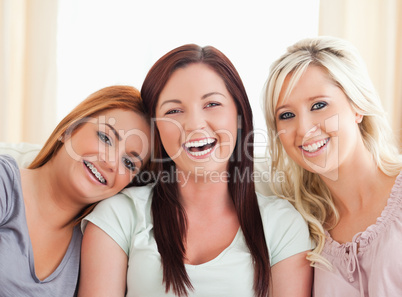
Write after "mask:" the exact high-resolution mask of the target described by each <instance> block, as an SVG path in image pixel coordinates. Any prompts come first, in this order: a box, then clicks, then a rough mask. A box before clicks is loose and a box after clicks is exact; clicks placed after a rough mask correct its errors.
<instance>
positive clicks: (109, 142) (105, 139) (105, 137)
mask: <svg viewBox="0 0 402 297" xmlns="http://www.w3.org/2000/svg"><path fill="white" fill-rule="evenodd" d="M97 134H98V137H99V139H100V140H102V141H103V142H104V143H106V144H108V145H112V141H111V140H110V138H109V137H108V136H107V135H106V134H105V133H103V132H100V131H98V132H97Z"/></svg>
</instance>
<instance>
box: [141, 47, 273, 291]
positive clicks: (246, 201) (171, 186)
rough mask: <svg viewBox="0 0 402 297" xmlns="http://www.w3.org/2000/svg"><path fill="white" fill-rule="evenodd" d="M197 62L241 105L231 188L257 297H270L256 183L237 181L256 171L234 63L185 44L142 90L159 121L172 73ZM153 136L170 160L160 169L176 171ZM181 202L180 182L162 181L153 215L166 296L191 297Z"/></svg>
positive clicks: (156, 136) (162, 62)
mask: <svg viewBox="0 0 402 297" xmlns="http://www.w3.org/2000/svg"><path fill="white" fill-rule="evenodd" d="M194 63H202V64H204V65H207V66H208V67H210V68H211V69H212V70H213V71H215V72H216V73H217V74H218V75H219V76H220V77H221V78H222V79H223V81H224V82H225V85H226V88H227V90H228V91H229V93H230V94H231V95H232V97H233V99H234V101H235V103H236V106H237V111H238V114H239V122H240V123H241V128H239V130H238V138H237V143H236V145H235V148H234V151H233V154H232V156H231V158H230V160H229V166H228V167H229V168H228V171H229V181H228V188H229V193H230V195H231V198H232V200H233V203H234V206H235V209H236V213H237V217H238V220H239V222H240V227H241V229H242V231H243V234H244V237H245V239H246V243H247V246H248V248H249V250H250V253H251V255H252V259H253V265H254V292H255V295H256V296H258V297H263V296H264V297H265V296H267V295H268V285H269V279H270V262H269V255H268V248H267V244H266V241H265V236H264V230H263V225H262V220H261V215H260V210H259V206H258V201H257V196H256V193H255V188H254V182H253V180H251V178H248V179H247V178H246V179H244V181H242V182H240V181H239V180H238V179H237V178H236V177H237V176H238V175H239V174H240V176H243V175H244V176H247V174H250V173H252V172H253V118H252V111H251V107H250V103H249V101H248V97H247V94H246V91H245V88H244V86H243V83H242V81H241V78H240V76H239V74H238V73H237V71H236V69H235V68H234V66H233V64H232V63H231V62H230V61H229V59H228V58H227V57H226V56H225V55H224V54H223V53H221V52H220V51H218V50H217V49H215V48H214V47H211V46H207V47H200V46H198V45H195V44H188V45H183V46H181V47H178V48H176V49H174V50H172V51H170V52H168V53H167V54H165V55H164V56H163V57H161V58H160V59H159V60H158V61H157V62H156V63H155V64H154V65H153V67H152V68H151V69H150V70H149V72H148V74H147V76H146V78H145V80H144V83H143V85H142V88H141V97H142V98H143V101H144V105H145V108H146V110H147V112H148V114H149V116H150V117H151V119H152V118H154V117H155V113H156V111H155V110H156V105H157V102H158V99H159V95H160V93H161V91H162V90H163V88H164V87H165V85H166V83H167V82H168V80H169V78H170V77H171V75H172V74H173V72H174V71H175V70H177V69H179V68H185V67H186V66H188V65H190V64H194ZM153 134H154V135H153V137H154V144H155V145H154V148H153V149H154V151H153V153H152V155H153V157H156V158H158V159H159V160H165V161H164V162H159V163H158V164H157V170H158V171H159V172H160V171H162V170H164V171H165V170H166V171H167V172H171V170H172V168H175V164H174V162H173V161H172V160H171V159H170V158H169V156H168V155H167V153H166V151H165V150H164V148H163V145H162V143H161V139H160V136H159V133H158V132H157V131H156V133H153ZM166 160H167V161H166ZM178 197H179V192H178V185H177V182H176V181H173V182H171V183H166V182H159V181H157V182H156V185H155V187H154V192H153V200H152V215H153V220H154V235H155V240H156V243H157V245H158V250H159V253H160V255H161V261H162V265H163V281H164V283H165V286H166V292H168V291H169V290H170V289H172V290H173V292H174V293H175V294H176V295H178V296H187V295H188V290H192V289H193V286H192V284H191V281H190V279H189V277H188V274H187V272H186V269H185V266H184V256H185V247H184V239H185V236H186V230H187V229H186V228H187V218H186V213H185V210H184V209H183V207H182V205H181V204H180V202H179V200H178Z"/></svg>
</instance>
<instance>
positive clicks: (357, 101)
mask: <svg viewBox="0 0 402 297" xmlns="http://www.w3.org/2000/svg"><path fill="white" fill-rule="evenodd" d="M309 65H315V66H319V67H322V69H324V70H325V71H326V72H327V74H328V76H329V78H330V79H331V80H332V81H333V82H334V83H335V84H336V85H337V86H338V87H339V88H340V89H341V90H342V91H343V92H344V93H345V94H346V96H347V97H348V99H349V100H350V103H351V106H352V108H353V109H354V111H356V112H358V113H359V114H362V115H363V120H362V122H361V123H360V124H359V128H360V133H361V135H362V139H363V142H364V144H365V146H366V148H367V149H368V150H369V152H370V153H371V154H372V156H373V159H374V160H375V162H376V164H377V166H378V167H379V168H380V169H381V170H382V171H383V172H384V173H385V174H387V175H389V176H395V175H397V174H398V173H399V172H400V170H401V169H402V159H401V155H400V153H399V152H398V147H397V143H396V139H395V138H394V135H393V132H392V129H391V128H390V126H389V123H388V121H387V118H386V114H385V112H384V110H383V107H382V105H381V102H380V100H379V97H378V95H377V93H376V91H375V89H374V87H373V85H372V83H371V80H370V78H369V75H368V72H367V69H366V66H365V64H364V62H363V60H362V58H361V57H360V55H359V53H358V52H357V50H356V48H355V47H354V46H352V45H351V44H350V43H349V42H347V41H345V40H342V39H339V38H334V37H329V36H320V37H316V38H307V39H303V40H300V41H299V42H297V43H295V44H294V45H292V46H290V47H288V49H287V51H286V53H285V54H284V55H282V56H281V57H280V58H279V59H278V60H276V61H275V62H274V63H273V64H272V65H271V68H270V73H269V76H268V79H267V81H266V84H265V86H264V100H263V106H264V107H263V108H264V113H265V119H266V124H267V129H268V133H269V147H268V152H269V153H270V157H271V159H272V164H271V174H273V176H275V174H278V173H279V172H280V173H282V174H284V176H285V181H284V182H282V183H275V184H272V185H271V187H272V190H273V191H274V193H275V194H276V195H278V196H280V197H283V198H286V199H288V200H289V201H290V202H291V203H292V204H293V205H294V206H295V207H296V209H297V210H298V211H299V212H300V213H301V214H302V215H303V217H304V218H305V220H306V221H307V222H308V225H309V229H310V234H311V237H312V239H313V240H314V241H315V242H316V244H317V245H316V247H315V249H314V250H313V251H312V252H311V253H310V254H309V255H308V259H309V260H310V261H312V263H315V262H321V263H323V264H324V265H326V266H329V263H328V262H327V261H326V260H324V259H323V257H321V256H320V253H321V251H322V249H323V247H324V243H325V231H324V230H325V229H326V230H328V229H331V228H332V227H333V226H334V225H335V224H336V223H337V221H338V220H339V215H338V212H337V210H336V208H335V205H334V203H333V200H332V197H331V193H330V191H329V189H328V188H327V187H326V185H325V184H324V183H323V182H322V180H321V179H320V177H319V176H318V175H317V174H315V173H311V172H309V171H307V170H305V169H303V168H302V167H300V166H299V165H297V164H296V163H295V162H294V161H293V160H292V159H290V158H289V157H288V156H287V154H286V152H285V151H284V148H283V146H282V144H281V142H280V141H279V139H278V131H277V127H276V122H275V108H276V105H277V102H278V99H279V94H280V92H281V90H282V88H283V84H284V81H285V78H286V77H288V76H291V78H290V82H289V85H288V88H287V90H284V91H285V98H286V97H287V96H288V95H289V94H290V92H291V91H292V88H293V87H294V86H295V85H296V84H297V82H298V80H299V79H300V77H301V76H302V75H303V73H304V72H305V71H306V69H307V67H308V66H309ZM330 218H333V219H334V221H332V223H333V224H332V225H330V224H329V219H330ZM324 226H325V227H324Z"/></svg>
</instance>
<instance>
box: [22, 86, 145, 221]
mask: <svg viewBox="0 0 402 297" xmlns="http://www.w3.org/2000/svg"><path fill="white" fill-rule="evenodd" d="M116 108H118V109H125V110H131V111H134V112H136V113H138V114H140V115H143V116H144V118H146V119H148V117H147V116H146V112H145V109H144V106H143V104H142V99H141V96H140V92H139V91H138V90H137V89H136V88H134V87H131V86H110V87H106V88H103V89H100V90H99V91H96V92H94V93H92V94H91V95H89V96H88V97H87V98H86V99H85V100H84V101H82V102H81V103H80V104H78V105H77V106H76V107H75V108H74V109H73V110H72V111H71V112H70V113H69V114H68V115H67V116H66V117H65V118H64V119H63V120H61V122H60V123H59V124H58V125H57V127H56V128H55V129H54V130H53V132H52V134H51V135H50V137H49V138H48V140H47V141H46V143H45V145H44V146H43V147H42V149H41V150H40V152H39V153H38V155H37V156H36V158H35V159H34V160H33V161H32V163H31V164H30V165H29V166H28V168H29V169H35V168H39V167H41V166H43V165H44V164H46V163H47V162H48V161H49V160H51V159H52V158H53V156H55V155H56V154H57V152H58V151H59V150H60V148H61V147H62V146H63V142H62V141H60V139H61V138H62V137H63V136H65V134H66V133H72V132H73V131H71V130H73V129H76V128H77V127H78V126H79V124H80V122H82V121H83V120H84V119H85V118H87V117H92V116H95V115H97V114H99V113H101V112H104V111H106V110H110V109H116ZM94 206H95V204H92V205H90V206H88V207H87V208H86V209H85V210H84V211H83V212H82V213H81V214H80V215H79V218H78V219H77V220H78V221H79V220H80V219H81V218H82V217H84V216H85V215H86V214H88V213H89V212H90V211H91V210H92V209H93V208H94Z"/></svg>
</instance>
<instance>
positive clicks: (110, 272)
mask: <svg viewBox="0 0 402 297" xmlns="http://www.w3.org/2000/svg"><path fill="white" fill-rule="evenodd" d="M127 261H128V260H127V255H126V253H125V252H124V251H123V250H122V249H121V248H120V246H119V245H118V244H117V243H116V242H115V241H114V240H113V239H112V238H111V237H109V235H107V234H106V233H105V232H104V231H103V230H102V229H100V228H99V227H97V226H96V225H94V224H92V223H91V222H88V225H87V227H86V229H85V233H84V238H83V241H82V249H81V273H80V283H79V290H78V297H91V296H94V297H102V296H107V297H109V296H125V293H126V277H127Z"/></svg>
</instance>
